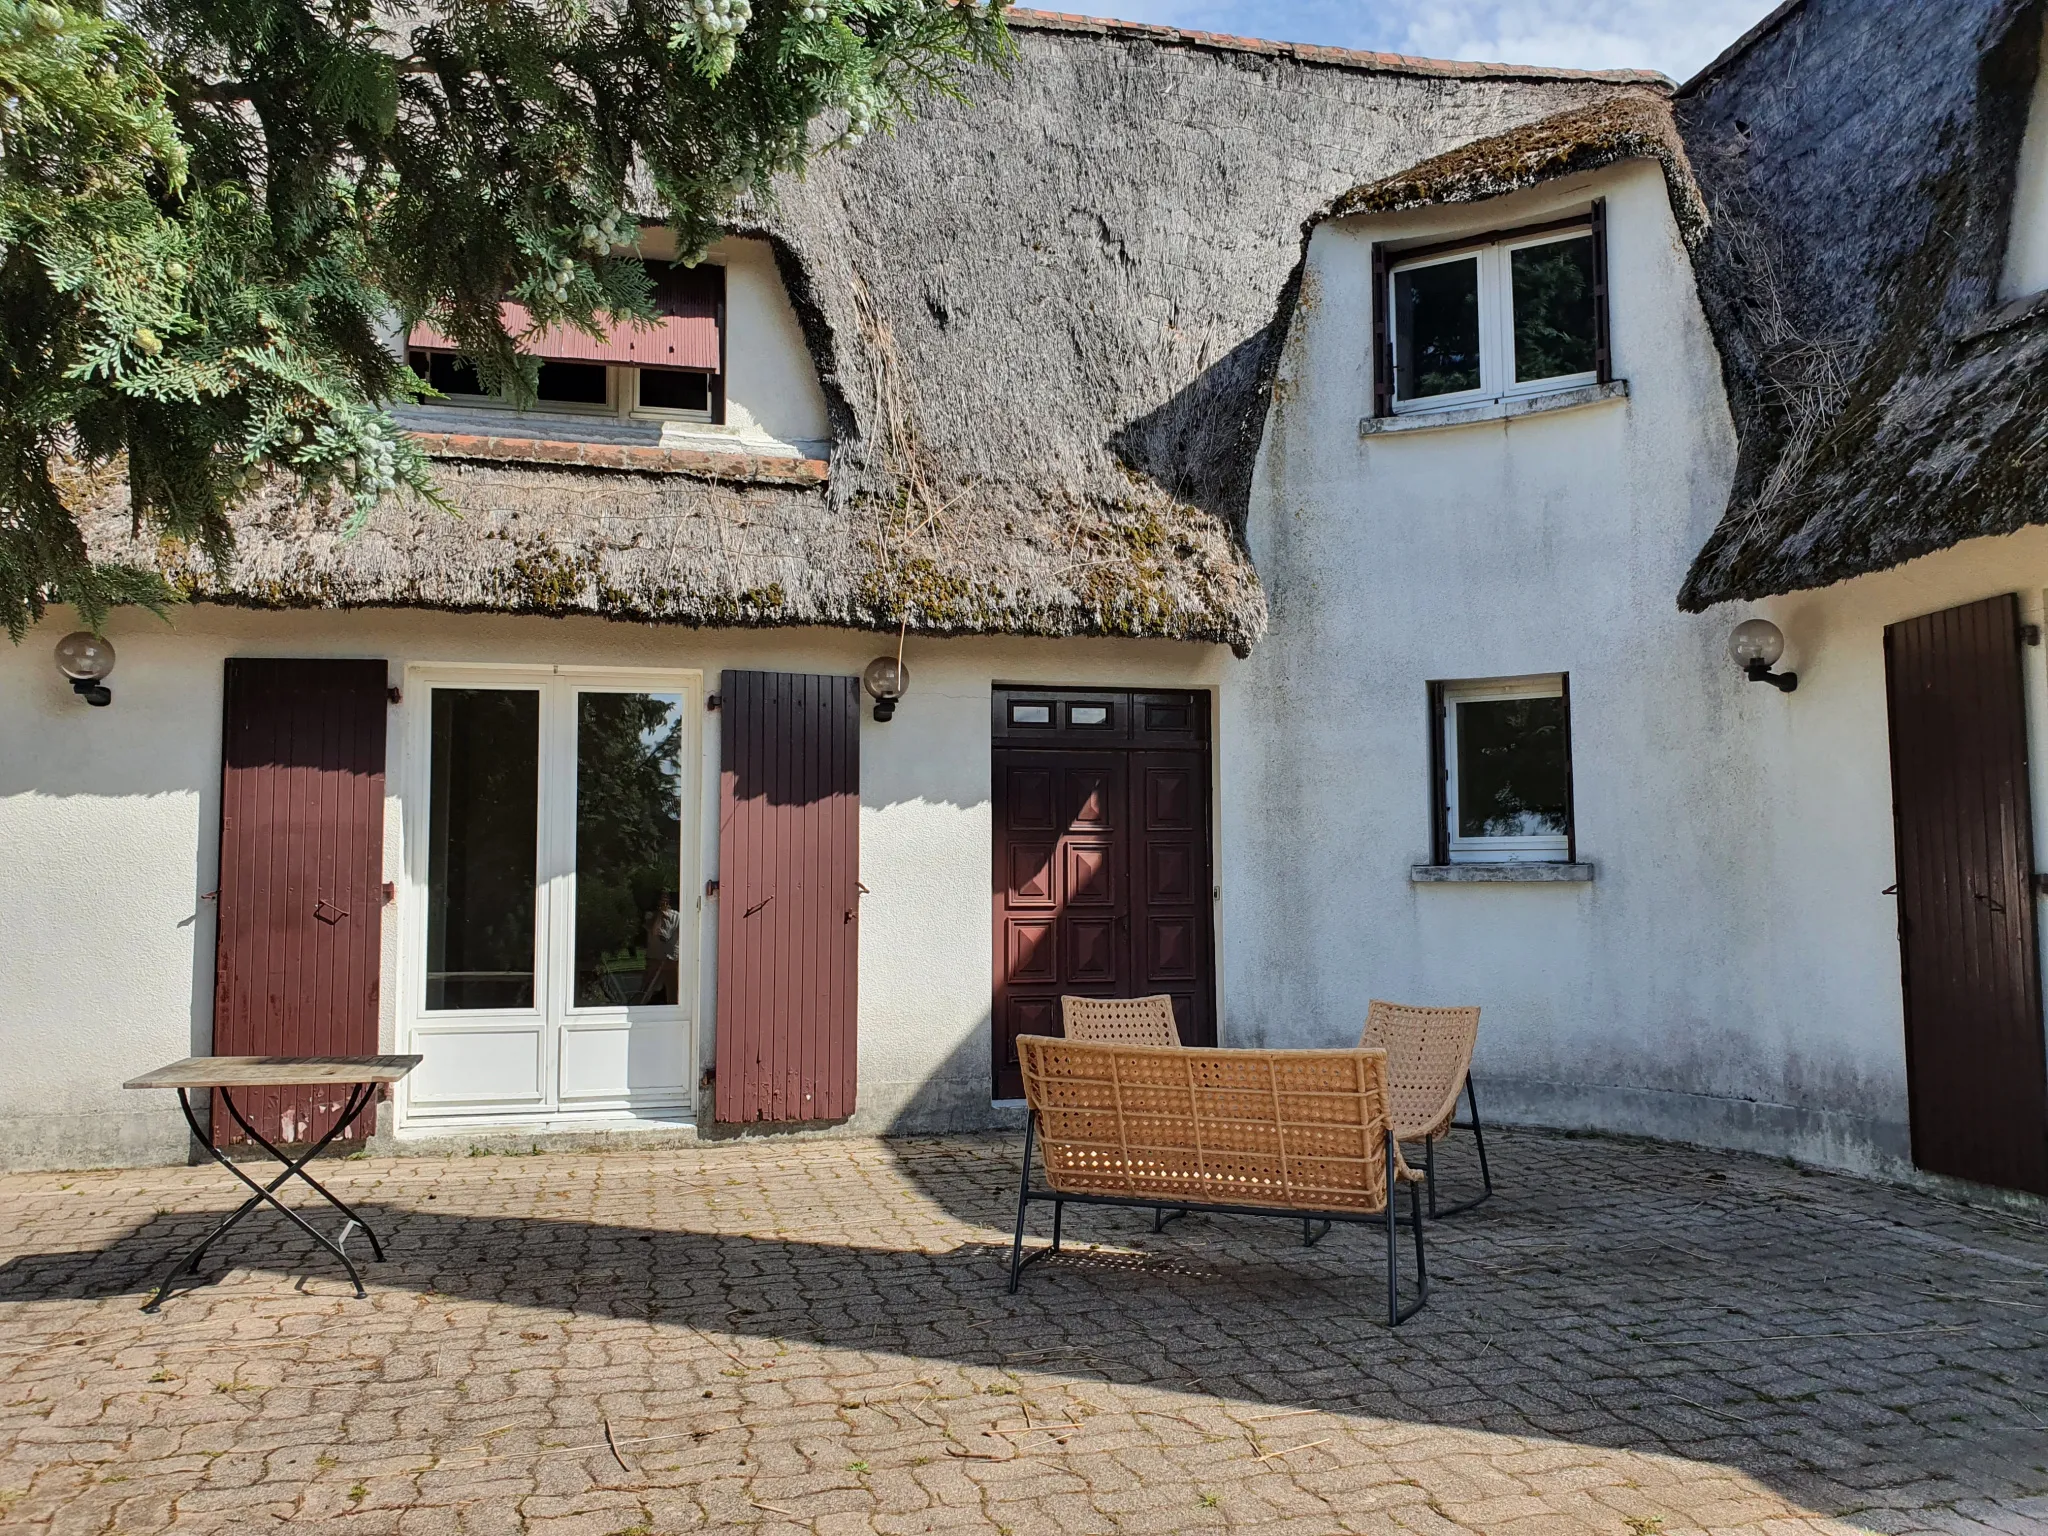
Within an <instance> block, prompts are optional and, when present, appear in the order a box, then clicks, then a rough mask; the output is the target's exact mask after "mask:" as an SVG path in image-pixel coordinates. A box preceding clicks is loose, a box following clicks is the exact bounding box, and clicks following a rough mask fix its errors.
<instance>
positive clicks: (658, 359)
mask: <svg viewBox="0 0 2048 1536" xmlns="http://www.w3.org/2000/svg"><path fill="white" fill-rule="evenodd" d="M647 275H648V277H649V278H650V279H652V281H653V283H654V313H655V315H656V317H657V318H656V319H655V320H654V322H653V323H652V324H643V323H642V322H640V321H637V320H628V321H621V322H620V323H619V324H618V325H617V326H615V327H614V328H613V329H612V330H611V331H610V332H609V333H608V334H606V335H605V336H603V337H602V338H600V337H596V336H592V335H591V334H590V333H589V332H587V331H584V330H581V329H579V328H578V327H576V326H573V325H550V326H547V327H545V328H543V329H541V330H534V329H533V312H532V311H531V310H529V309H528V308H527V307H526V306H525V305H524V304H516V303H513V302H512V301H510V300H507V301H506V302H505V303H504V304H502V305H500V306H499V312H500V315H501V317H502V318H503V320H504V322H505V329H506V331H507V332H508V333H509V334H511V335H512V336H514V337H516V338H518V341H519V350H520V351H521V352H524V353H526V354H527V355H528V356H530V357H538V358H543V359H545V360H547V361H549V362H556V363H620V364H624V365H625V366H628V367H637V368H695V369H705V370H708V371H710V372H713V373H717V372H722V371H723V370H724V368H725V359H724V343H723V340H722V333H723V330H724V319H723V311H724V309H725V268H723V267H715V266H711V265H709V264H706V265H703V266H697V267H676V266H671V265H669V264H668V263H667V262H652V261H650V262H648V263H647ZM406 345H407V346H412V347H424V348H426V349H427V350H428V351H430V352H453V351H457V350H459V348H457V346H456V344H455V338H454V337H452V336H450V335H448V334H447V333H446V332H445V331H443V330H441V329H440V328H439V327H438V326H435V325H433V324H431V323H429V322H427V321H421V322H420V323H419V324H418V325H416V326H414V327H413V328H412V331H411V334H410V335H408V336H407V338H406Z"/></svg>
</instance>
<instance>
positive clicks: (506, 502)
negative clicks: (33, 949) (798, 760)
mask: <svg viewBox="0 0 2048 1536" xmlns="http://www.w3.org/2000/svg"><path fill="white" fill-rule="evenodd" d="M1018 22H1019V25H1018V26H1017V29H1016V35H1017V43H1018V56H1017V59H1016V61H1015V64H1014V66H1013V67H1012V68H1011V69H1010V70H1009V71H1008V72H1007V74H1002V75H996V74H991V75H986V76H983V77H980V78H978V79H977V80H976V81H975V82H973V93H974V96H975V98H976V101H975V102H974V103H972V104H970V103H963V102H958V101H953V100H948V99H939V100H934V101H931V102H929V103H927V104H926V107H925V109H924V112H923V115H922V116H920V117H919V118H918V119H917V120H915V121H913V122H910V123H907V124H905V125H904V126H903V127H902V128H901V130H900V131H898V132H897V133H895V134H893V135H882V136H877V137H875V138H871V139H870V140H868V142H867V143H866V144H864V145H862V146H861V147H860V149H859V150H857V151H855V152H853V153H850V154H833V155H830V156H827V157H825V158H824V159H822V160H820V161H819V162H817V163H816V164H815V165H814V166H813V167H812V168H811V170H810V172H809V174H808V175H807V176H805V177H804V178H802V179H801V180H793V181H790V182H788V183H785V184H783V185H782V186H781V187H780V188H779V189H778V195H777V197H776V199H775V202H774V203H773V205H772V206H769V207H765V208H762V209H760V210H758V212H757V214H756V215H755V217H756V221H757V222H756V227H755V232H757V233H762V234H766V235H769V236H771V237H772V238H773V240H774V241H775V243H776V250H777V257H778V261H779V263H780V266H781V270H782V274H783V278H784V282H785V285H786V286H787V287H788V288H789V290H790V294H791V298H792V301H793V302H794V304H795V306H796V310H797V315H798V318H799V320H800V321H801V323H802V326H803V330H804V334H805V339H806V342H807V345H808V346H809V348H810V351H811V355H812V359H813V361H814V362H815V363H816V365H817V368H818V372H819V376H820V379H821V381H822V383H823V385H824V387H825V392H826V398H827V403H828V406H829V408H830V413H831V417H832V423H833V432H834V435H835V437H836V439H837V446H836V449H835V451H834V453H833V456H832V464H831V471H830V480H829V484H828V485H827V486H825V487H823V488H816V487H808V488H807V487H803V486H791V485H773V486H771V485H760V484H746V483H735V482H731V481H721V480H717V479H715V478H705V477H698V476H691V475H687V474H670V475H653V474H646V473H637V472H634V471H631V470H624V469H619V470H610V471H599V470H593V469H576V468H571V467H558V466H543V465H538V464H533V465H519V466H513V465H505V464H482V463H466V464H459V465H451V466H450V467H449V468H448V470H447V473H446V476H445V483H446V487H447V489H448V492H449V494H450V496H451V497H452V498H453V500H454V501H455V502H456V504H457V505H458V506H459V507H460V508H461V509H462V511H463V515H462V516H461V517H460V518H459V519H450V518H447V517H443V516H440V515H438V514H435V513H432V512H431V511H429V510H428V509H425V508H422V507H419V506H417V505H415V504H412V503H410V502H407V501H405V500H404V499H403V498H394V499H393V500H392V501H391V502H389V503H388V504H387V505H386V506H384V507H382V508H380V509H379V510H378V511H377V513H376V514H375V515H374V516H373V517H372V518H371V519H370V521H369V524H368V526H367V527H366V528H364V529H363V530H362V531H361V532H360V533H357V534H354V535H348V534H345V533H343V532H342V531H341V530H340V528H339V525H338V524H337V523H336V522H335V520H333V519H332V518H330V517H328V516H327V515H326V514H325V513H323V512H321V511H320V509H318V508H310V507H295V506H293V505H291V504H290V503H289V501H288V500H285V501H279V500H276V499H271V500H259V502H258V503H257V504H254V505H252V506H251V507H250V508H248V509H246V511H245V512H244V513H243V514H242V515H241V516H240V517H239V518H238V519H237V527H238V530H239V539H240V542H239V545H238V550H237V553H236V556H235V558H234V561H233V563H232V565H231V566H230V567H229V568H228V569H226V570H224V571H218V572H215V571H208V570H204V569H200V568H192V567H188V566H184V565H181V566H180V572H179V573H180V578H181V579H182V580H184V581H186V582H187V583H188V584H189V585H190V588H191V590H192V591H194V592H195V593H198V594H201V595H205V596H207V597H210V598H214V599H216V600H220V601H227V602H247V603H257V604H263V605H270V606H304V605H330V604H339V605H354V606H370V605H379V604H383V605H404V606H410V607H435V608H450V609H490V610H493V611H505V610H512V611H521V612H540V613H557V612H560V613H570V612H574V613H604V614H609V615H612V616H615V617H618V618H623V619H648V620H659V621H663V622H675V623H691V624H720V625H722V624H729V623H764V624H765V623H774V624H832V625H853V626H859V627H874V628H887V629H891V630H893V629H894V628H895V627H896V625H897V623H898V622H899V621H900V620H903V619H907V620H908V622H909V623H910V625H911V626H912V627H913V628H916V629H919V630H924V631H928V632H951V633H958V632H970V631H973V632H996V633H1029V634H1039V635H1069V634H1102V635H1145V636H1159V637H1171V638H1176V639H1184V640H1213V641H1221V642H1223V643H1226V644H1229V645H1231V646H1234V647H1236V648H1237V649H1239V650H1245V649H1248V648H1249V647H1250V646H1251V645H1252V644H1253V643H1254V642H1255V641H1256V640H1257V639H1258V638H1259V636H1260V634H1261V633H1263V631H1264V629H1265V625H1266V600H1265V594H1264V592H1263V590H1262V589H1261V588H1260V585H1259V581H1258V577H1257V575H1256V573H1255V571H1254V570H1253V567H1252V563H1251V558H1250V555H1249V554H1248V552H1247V551H1246V548H1245V545H1244V531H1243V530H1244V520H1245V512H1246V506H1247V502H1248V499H1249V495H1250V486H1251V474H1252V464H1253V461H1254V459H1255V458H1256V456H1257V453H1258V446H1259V439H1260V436H1261V433H1262V431H1263V427H1264V419H1265V403H1266V398H1267V389H1268V385H1269V381H1270V377H1271V371H1270V364H1269V360H1270V358H1271V357H1272V356H1274V355H1276V354H1277V342H1278V337H1279V335H1280V334H1281V333H1280V331H1278V330H1276V329H1275V325H1274V312H1275V305H1276V302H1277V301H1278V300H1279V298H1280V296H1281V294H1282V292H1283V289H1285V288H1286V287H1287V285H1288V283H1289V281H1290V278H1289V274H1290V272H1291V271H1292V269H1293V268H1294V266H1295V263H1296V261H1297V258H1298V256H1299V244H1298V238H1299V231H1300V229H1301V227H1302V221H1303V220H1304V219H1305V218H1307V217H1309V216H1310V215H1311V214H1313V213H1314V212H1315V211H1316V210H1317V209H1319V208H1322V207H1324V206H1326V205H1327V204H1328V203H1329V201H1330V200H1331V199H1332V198H1333V197H1335V196H1337V195H1338V194H1339V193H1341V192H1343V191H1344V189H1345V188H1347V187H1350V186H1352V185H1354V184H1355V183H1356V182H1357V181H1358V180H1359V179H1360V177H1361V176H1372V175H1376V174H1383V173H1384V172H1385V171H1387V170H1391V169H1392V168H1394V167H1396V166H1401V165H1412V164H1414V163H1415V162H1417V161H1419V160H1423V159H1425V158H1427V157H1430V156H1435V155H1439V154H1441V153H1443V152H1444V151H1445V150H1447V149H1449V148H1450V147H1451V146H1453V145H1456V144H1460V143H1463V142H1465V141H1467V140H1471V139H1474V138H1487V137H1490V136H1492V135H1495V134H1498V133H1500V132H1501V131H1502V130H1503V129H1504V128H1508V127H1511V126H1512V125H1515V124H1518V123H1525V122H1529V121H1532V120H1535V119H1542V118H1548V117H1551V116H1552V115H1554V114H1556V113H1558V112H1559V111H1561V110H1566V109H1571V108H1577V107H1581V106H1584V105H1586V104H1588V103H1591V102H1595V101H1598V100H1601V99H1604V98H1606V97H1609V96H1612V95H1614V94H1615V93H1616V92H1618V91H1629V92H1633V93H1638V94H1639V93H1640V92H1641V90H1642V86H1641V85H1640V83H1637V82H1634V81H1633V77H1625V78H1620V79H1617V78H1615V77H1609V76H1595V75H1586V74H1580V73H1575V72H1569V71H1548V70H1513V69H1505V68H1499V67H1495V66H1476V65H1475V66H1467V65H1454V66H1453V65H1446V66H1442V67H1436V66H1431V67H1428V68H1424V67H1422V66H1421V65H1420V64H1419V63H1418V62H1417V61H1413V60H1398V61H1393V62H1388V61H1384V60H1376V59H1372V58H1370V57H1365V58H1360V57H1354V56H1346V57H1344V58H1343V59H1335V58H1327V57H1323V56H1322V54H1323V52H1324V51H1318V50H1302V49H1298V48H1293V47H1291V46H1289V45H1280V44H1274V45H1258V46H1253V45H1249V44H1245V45H1243V46H1239V45H1238V44H1237V43H1235V42H1233V41H1232V40H1217V39H1208V40H1196V39H1191V38H1190V37H1188V36H1186V35H1183V34H1178V33H1173V34H1171V35H1166V34H1167V33H1168V32H1170V29H1149V28H1139V27H1128V26H1118V25H1108V24H1102V23H1092V22H1069V21H1062V20H1060V19H1058V18H1049V19H1048V18H1035V19H1034V18H1031V17H1028V16H1023V17H1019V18H1018ZM1311 55H1313V56H1311ZM127 526H128V525H127V519H126V518H125V516H123V515H121V513H120V509H119V508H118V507H113V508H109V509H108V510H107V513H106V515H105V516H104V518H103V519H102V520H101V521H100V522H99V523H98V524H97V525H96V529H95V544H96V546H97V547H98V548H99V549H100V551H101V552H102V553H103V554H112V555H127V556H129V557H130V558H132V557H133V554H134V551H133V550H132V547H130V546H128V545H127V543H126V540H127V538H128V533H127ZM146 553H153V552H146Z"/></svg>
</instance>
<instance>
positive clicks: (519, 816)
mask: <svg viewBox="0 0 2048 1536" xmlns="http://www.w3.org/2000/svg"><path fill="white" fill-rule="evenodd" d="M433 717H434V719H433V738H434V740H433V786H432V790H431V794H430V798H429V805H428V826H427V1002H426V1005H427V1007H428V1008H430V1009H437V1008H531V1007H532V1006H533V903H534V876H535V855H536V853H537V851H538V848H537V836H538V833H537V828H538V817H537V812H536V805H535V797H536V795H537V793H538V791H539V787H540V695H539V694H538V693H535V692H533V691H532V690H530V689H524V690H513V689H503V688H436V689H435V690H434V708H433Z"/></svg>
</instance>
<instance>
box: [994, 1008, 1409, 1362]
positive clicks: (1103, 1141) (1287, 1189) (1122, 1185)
mask: <svg viewBox="0 0 2048 1536" xmlns="http://www.w3.org/2000/svg"><path fill="white" fill-rule="evenodd" d="M1017 1056H1018V1060H1019V1062H1020V1063H1021V1065H1022V1067H1023V1071H1024V1098H1025V1102H1026V1103H1027V1104H1028V1105H1029V1107H1030V1114H1029V1117H1028V1118H1027V1120H1026V1121H1025V1129H1024V1172H1023V1177H1022V1179H1021V1180H1020V1182H1019V1186H1018V1192H1017V1231H1016V1236H1015V1238H1014V1239H1013V1240H1012V1242H1011V1245H1010V1290H1011V1291H1012V1292H1013V1293H1014V1292H1015V1291H1016V1289H1017V1284H1018V1281H1019V1279H1020V1278H1021V1277H1022V1275H1023V1272H1024V1266H1025V1265H1027V1264H1030V1263H1033V1262H1035V1261H1036V1260H1038V1259H1041V1258H1043V1257H1045V1256H1046V1255H1047V1254H1049V1253H1057V1252H1059V1248H1060V1221H1061V1217H1062V1215H1063V1214H1064V1212H1065V1208H1066V1207H1067V1206H1068V1205H1070V1204H1072V1205H1121V1206H1131V1207H1135V1208H1138V1209H1149V1208H1156V1207H1159V1206H1162V1205H1166V1206H1185V1207H1186V1208H1188V1209H1190V1210H1197V1211H1215V1212H1222V1213H1226V1214H1230V1215H1240V1216H1285V1217H1289V1218H1298V1219H1299V1220H1300V1221H1301V1223H1302V1238H1303V1241H1305V1242H1308V1243H1314V1242H1316V1241H1318V1240H1319V1239H1320V1238H1322V1236H1323V1235H1324V1234H1325V1233H1327V1232H1328V1231H1329V1230H1330V1227H1331V1225H1332V1223H1335V1222H1340V1221H1341V1222H1354V1223H1361V1224H1362V1223H1366V1222H1372V1223H1379V1224H1383V1225H1384V1226H1385V1228H1386V1235H1387V1321H1388V1322H1389V1323H1390V1324H1398V1323H1400V1322H1402V1321H1404V1320H1405V1319H1407V1318H1409V1317H1412V1316H1413V1315H1414V1314H1415V1313H1416V1312H1418V1311H1420V1310H1421V1308H1422V1305H1423V1303H1424V1302H1426V1301H1427V1300H1428V1299H1429V1271H1428V1268H1427V1266H1426V1261H1425V1259H1424V1255H1423V1246H1422V1200H1421V1192H1420V1176H1419V1175H1417V1174H1415V1173H1413V1172H1411V1171H1410V1170H1409V1168H1408V1166H1407V1164H1406V1163H1404V1162H1403V1161H1402V1159H1401V1153H1400V1149H1399V1147H1398V1146H1397V1145H1396V1144H1395V1141H1394V1130H1393V1124H1392V1122H1391V1121H1390V1120H1389V1118H1388V1114H1387V1057H1386V1052H1384V1051H1367V1050H1354V1051H1218V1050H1196V1049H1190V1048H1183V1047H1176V1046H1147V1045H1110V1044H1097V1043H1092V1042H1087V1041H1079V1040H1060V1039H1056V1038H1054V1037H1052V1036H1050V1035H1019V1036H1018V1037H1017ZM1034 1146H1036V1148H1037V1150H1038V1153H1039V1157H1040V1159H1041V1161H1042V1163H1043V1166H1044V1172H1045V1187H1044V1188H1037V1187H1035V1186H1034V1185H1033V1184H1032V1182H1031V1154H1032V1150H1033V1148H1034ZM1390 1175H1391V1177H1390ZM1402 1183H1405V1184H1407V1186H1408V1205H1409V1225H1410V1226H1411V1227H1412V1228H1413V1229H1414V1233H1415V1299H1414V1301H1412V1302H1411V1303H1409V1305H1408V1306H1407V1307H1405V1308H1404V1307H1403V1306H1402V1305H1401V1292H1400V1276H1399V1254H1398V1246H1399V1245H1398V1242H1397V1238H1398V1229H1397V1227H1396V1214H1395V1201H1394V1198H1393V1196H1394V1190H1393V1188H1392V1186H1393V1185H1395V1184H1402ZM1040 1202H1049V1203H1050V1204H1051V1206H1052V1245H1051V1246H1050V1247H1048V1248H1039V1249H1035V1250H1033V1251H1032V1252H1031V1253H1030V1254H1028V1255H1027V1254H1026V1253H1025V1252H1024V1224H1025V1219H1026V1217H1027V1216H1028V1214H1029V1212H1030V1209H1031V1207H1032V1205H1033V1204H1035V1203H1040ZM1317 1223H1320V1224H1321V1230H1320V1231H1318V1230H1316V1224H1317Z"/></svg>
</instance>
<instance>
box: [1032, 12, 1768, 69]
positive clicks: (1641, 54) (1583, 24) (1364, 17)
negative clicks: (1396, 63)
mask: <svg viewBox="0 0 2048 1536" xmlns="http://www.w3.org/2000/svg"><path fill="white" fill-rule="evenodd" d="M1020 3H1028V4H1033V5H1036V6H1038V7H1039V8H1041V9H1044V10H1063V11H1082V12H1086V13H1087V14H1090V15H1097V16H1116V17H1120V18H1122V19H1123V20H1125V21H1150V22H1158V23H1160V24H1162V25H1165V26H1172V27H1187V28H1190V29H1193V30H1197V31H1202V32H1229V33H1235V34H1237V35H1238V36H1241V37H1263V38H1271V39H1274V40H1276V41H1281V42H1290V43H1321V44H1325V45H1328V46H1332V47H1338V48H1369V49H1374V50H1377V51H1380V52H1385V53H1412V54H1421V55H1424V56H1426V57H1429V58H1438V59H1478V60H1485V61H1488V62H1493V63H1509V64H1559V65H1565V66H1569V67H1573V68H1579V69H1656V70H1662V71H1663V72H1664V73H1665V74H1667V75H1669V76H1671V78H1672V79H1674V80H1684V79H1685V78H1686V77H1687V76H1689V75H1692V74H1694V73H1695V72H1696V71H1698V70H1699V69H1701V68H1703V67H1704V66H1705V65H1706V64H1708V63H1710V62H1711V61H1712V60H1713V58H1714V56H1715V55H1716V54H1718V53H1719V52H1720V51H1721V50H1722V49H1723V48H1725V47H1727V46H1728V45H1729V44H1730V43H1732V42H1734V41H1735V39H1736V38H1738V37H1740V36H1741V35H1742V34H1743V33H1744V32H1745V31H1747V30H1748V29H1749V28H1750V27H1752V26H1754V25H1755V24H1756V23H1757V22H1759V21H1761V20H1762V19H1763V18H1764V17H1765V16H1766V15H1768V14H1769V13H1770V12H1771V11H1772V10H1773V9H1774V8H1775V5H1776V3H1777V0H1064V3H1062V0H1020Z"/></svg>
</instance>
